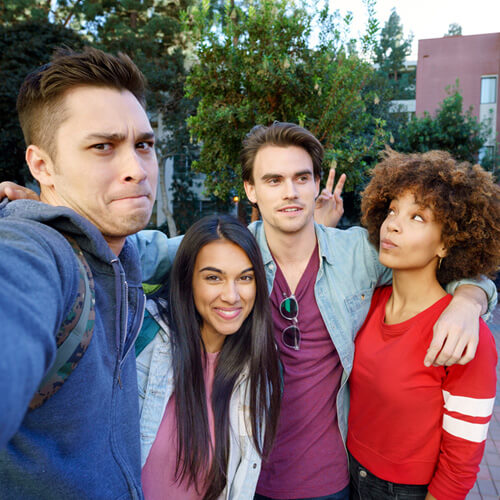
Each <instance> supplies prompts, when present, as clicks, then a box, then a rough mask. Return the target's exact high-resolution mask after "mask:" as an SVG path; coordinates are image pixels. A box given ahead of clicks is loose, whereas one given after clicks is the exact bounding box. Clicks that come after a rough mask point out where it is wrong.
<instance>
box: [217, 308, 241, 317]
mask: <svg viewBox="0 0 500 500" xmlns="http://www.w3.org/2000/svg"><path fill="white" fill-rule="evenodd" d="M215 312H216V313H217V314H218V315H219V316H220V317H221V318H223V319H234V318H237V317H238V316H239V315H240V312H241V308H239V307H238V308H237V309H220V308H218V307H216V308H215Z"/></svg>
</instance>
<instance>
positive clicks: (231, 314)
mask: <svg viewBox="0 0 500 500" xmlns="http://www.w3.org/2000/svg"><path fill="white" fill-rule="evenodd" d="M219 312H220V313H221V314H222V315H223V316H228V317H229V316H234V314H235V313H236V310H234V311H223V310H222V309H219Z"/></svg>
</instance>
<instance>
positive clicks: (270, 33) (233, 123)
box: [186, 0, 387, 200]
mask: <svg viewBox="0 0 500 500" xmlns="http://www.w3.org/2000/svg"><path fill="white" fill-rule="evenodd" d="M244 4H245V5H247V7H241V6H238V5H236V4H235V2H231V1H228V2H226V9H225V11H224V13H223V14H222V15H221V16H220V17H217V16H216V17H215V22H216V23H215V25H214V24H209V25H207V24H206V18H207V12H208V9H209V7H210V3H209V2H208V1H204V2H203V3H202V6H201V7H200V8H198V9H192V10H191V11H190V15H189V17H188V18H187V21H188V22H190V23H191V24H190V27H191V29H192V30H193V33H196V34H197V35H198V37H199V40H198V45H197V57H198V63H197V64H196V65H195V66H194V67H193V68H192V72H191V74H190V75H189V77H188V80H187V86H186V89H187V95H188V96H189V97H190V98H193V99H199V104H198V107H197V111H196V115H195V116H192V117H190V118H189V121H188V122H189V127H190V130H191V133H192V136H193V138H194V139H196V140H198V141H200V142H201V143H202V150H201V154H200V159H199V161H198V162H196V164H195V165H194V166H195V168H196V169H197V170H199V171H201V172H204V173H205V174H206V175H207V179H206V183H205V185H206V187H207V190H208V192H209V193H212V194H214V195H216V196H217V197H219V198H221V199H225V200H227V199H228V198H229V197H230V196H232V195H233V194H236V193H237V194H238V195H239V196H240V197H242V196H244V192H243V186H242V183H241V166H240V162H239V152H240V149H241V142H242V139H243V138H244V136H245V134H246V133H248V131H249V130H250V129H251V128H252V127H253V126H254V125H256V124H271V123H272V122H273V121H274V120H279V121H290V122H296V123H299V124H301V125H303V126H305V127H306V128H308V129H309V130H311V131H312V132H313V133H314V134H315V135H316V136H317V137H318V138H319V139H320V140H321V142H322V143H323V145H324V146H325V149H326V161H325V165H324V171H325V172H324V173H325V174H326V172H327V171H328V169H329V167H330V165H331V164H332V163H335V164H336V165H337V171H338V172H340V173H341V172H347V173H348V186H347V188H348V189H352V188H353V186H355V185H356V184H359V183H360V182H361V181H362V179H363V177H364V175H365V172H366V169H367V168H368V166H369V164H370V161H371V159H372V158H374V156H375V155H376V151H378V150H379V149H380V148H381V147H382V144H383V143H384V142H385V140H386V138H387V136H386V134H385V131H384V123H383V121H382V120H378V119H376V118H375V117H373V116H372V115H370V114H369V113H367V103H368V102H369V101H370V100H371V101H373V99H374V98H375V96H374V95H373V94H372V93H371V92H365V91H364V87H365V85H366V83H367V81H368V80H369V79H370V78H371V75H372V73H373V70H372V69H371V67H370V65H369V64H368V63H366V62H364V61H363V60H362V59H361V57H359V56H358V55H357V54H356V53H354V52H352V51H350V50H349V49H348V48H346V44H345V43H343V39H342V35H343V31H342V29H340V28H339V24H340V23H339V19H338V16H337V15H336V14H334V15H330V14H329V12H328V11H327V10H323V11H322V12H321V13H320V15H319V16H318V23H319V32H320V40H319V44H318V46H317V47H315V48H314V49H313V48H310V44H309V36H310V33H311V26H312V21H313V18H312V17H311V15H310V14H308V12H307V11H306V10H305V9H303V8H300V7H297V6H296V5H295V3H294V2H290V1H284V0H274V1H271V0H260V1H253V2H250V3H249V2H245V3H244ZM368 42H369V40H368V39H367V40H365V44H368V45H367V46H369V43H368Z"/></svg>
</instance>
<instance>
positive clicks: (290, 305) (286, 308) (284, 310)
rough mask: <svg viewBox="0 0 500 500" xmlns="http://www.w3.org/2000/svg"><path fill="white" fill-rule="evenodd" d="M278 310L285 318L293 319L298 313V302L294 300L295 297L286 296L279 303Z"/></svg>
mask: <svg viewBox="0 0 500 500" xmlns="http://www.w3.org/2000/svg"><path fill="white" fill-rule="evenodd" d="M280 311H281V314H282V315H283V317H285V318H286V319H294V318H296V317H297V313H298V304H297V301H296V300H295V297H288V298H287V299H285V300H283V302H281V305H280Z"/></svg>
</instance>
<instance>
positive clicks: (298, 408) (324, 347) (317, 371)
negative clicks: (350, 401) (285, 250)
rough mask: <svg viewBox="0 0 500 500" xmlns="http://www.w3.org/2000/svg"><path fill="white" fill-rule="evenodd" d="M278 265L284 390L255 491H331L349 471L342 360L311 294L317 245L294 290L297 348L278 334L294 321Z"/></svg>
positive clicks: (277, 322) (274, 298)
mask: <svg viewBox="0 0 500 500" xmlns="http://www.w3.org/2000/svg"><path fill="white" fill-rule="evenodd" d="M276 267H277V271H276V276H275V280H274V287H273V290H272V293H271V297H270V298H271V310H272V316H273V323H274V332H275V338H276V342H277V344H278V347H279V351H280V359H281V362H282V364H283V372H284V373H283V378H284V391H283V400H282V403H281V413H280V420H279V424H278V433H277V436H276V441H275V444H274V447H273V449H272V451H271V456H270V457H269V460H268V461H267V462H265V461H264V462H262V471H261V475H260V478H259V483H258V485H257V493H259V494H260V495H264V496H267V497H271V498H277V499H280V498H311V497H321V496H326V495H331V494H333V493H336V492H338V491H341V490H342V489H344V488H345V487H346V486H347V484H348V482H349V475H348V472H347V455H346V452H345V449H344V444H343V442H342V437H341V435H340V430H339V426H338V421H337V405H336V396H337V393H338V390H339V387H340V379H341V376H342V366H341V364H340V358H339V355H338V353H337V350H336V349H335V346H334V345H333V342H332V339H331V337H330V335H329V333H328V330H327V328H326V326H325V323H324V322H323V319H322V317H321V313H320V311H319V308H318V305H317V304H316V299H315V297H314V285H315V283H316V276H317V274H318V269H319V255H318V248H317V247H316V249H315V251H314V252H313V255H312V257H311V259H310V261H309V263H308V265H307V268H306V270H305V271H304V274H303V275H302V277H301V279H300V282H299V284H298V285H297V289H296V291H295V296H296V298H297V301H298V304H299V313H298V324H299V328H300V331H301V342H300V350H298V351H295V350H294V349H290V348H289V347H286V346H285V345H284V344H283V341H282V339H281V332H282V330H283V329H284V328H286V327H287V326H290V325H291V324H292V323H291V321H290V320H287V319H285V318H283V317H282V316H281V314H280V312H279V304H280V303H281V301H282V300H283V297H284V296H285V297H289V296H290V294H291V293H290V288H289V287H288V284H287V282H286V279H285V277H284V276H283V273H282V272H281V270H280V269H279V267H278V265H276Z"/></svg>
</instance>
